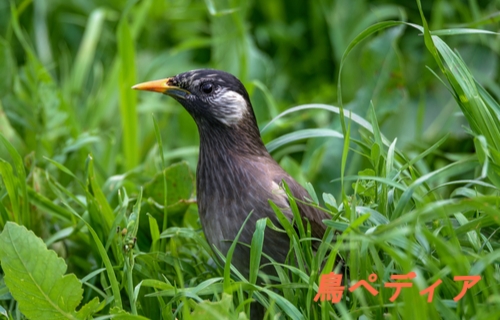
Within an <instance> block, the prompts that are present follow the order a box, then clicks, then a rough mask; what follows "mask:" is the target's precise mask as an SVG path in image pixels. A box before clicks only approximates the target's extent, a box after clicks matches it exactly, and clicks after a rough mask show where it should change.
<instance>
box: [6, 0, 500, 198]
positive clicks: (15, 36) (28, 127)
mask: <svg viewBox="0 0 500 320" xmlns="http://www.w3.org/2000/svg"><path fill="white" fill-rule="evenodd" d="M0 6H1V8H0V35H1V40H0V55H1V56H0V70H1V72H2V79H1V82H0V97H1V113H0V124H1V131H2V133H3V134H4V135H6V136H7V138H8V139H9V140H10V141H11V142H13V144H14V146H15V147H16V148H17V150H19V151H20V152H21V153H22V155H23V156H26V155H28V154H31V156H32V157H33V159H34V160H36V161H40V162H41V163H43V160H42V159H43V157H49V158H52V159H54V160H56V161H59V162H62V163H63V164H65V165H66V166H67V167H68V168H69V169H71V170H75V171H76V172H78V171H79V170H78V168H81V167H83V164H84V159H85V157H86V155H87V154H88V153H89V152H92V154H93V156H94V158H95V162H96V168H97V169H98V174H99V175H100V177H101V178H102V179H107V178H109V177H110V176H112V175H115V174H123V173H125V172H129V171H130V170H132V169H134V168H137V167H138V166H143V167H148V166H150V165H153V164H152V161H153V155H155V154H156V152H157V150H156V149H155V143H156V140H155V137H154V130H153V125H152V120H151V114H152V113H154V114H155V115H156V117H157V119H158V122H159V125H160V127H161V129H162V135H163V141H164V144H165V146H164V150H165V153H166V157H167V159H168V161H171V162H172V161H178V160H180V159H185V160H187V161H188V162H189V163H190V166H191V167H192V168H194V167H195V164H196V157H197V148H196V146H197V144H198V135H197V130H196V127H195V124H194V122H193V121H192V120H191V119H190V118H189V115H188V114H187V113H186V112H185V111H184V110H182V108H181V107H180V106H179V105H177V104H176V102H174V101H173V100H171V99H168V98H165V97H161V96H158V95H154V94H147V93H141V94H140V95H139V97H137V94H136V93H135V92H133V91H131V90H129V88H130V86H132V85H133V84H135V83H137V82H140V81H145V80H152V79H157V78H163V77H167V76H171V75H174V74H177V73H179V72H183V71H187V70H190V69H194V68H201V67H211V68H217V69H222V70H226V71H228V72H232V73H234V74H235V75H236V76H238V77H239V78H240V79H241V80H242V81H243V83H244V84H245V85H246V87H247V88H248V90H249V92H250V93H251V97H252V101H253V105H254V109H255V112H256V115H257V118H258V121H259V124H260V126H261V128H262V127H263V126H264V125H265V124H266V123H267V122H268V121H269V120H270V119H271V118H273V117H274V116H276V115H277V114H278V113H279V112H281V111H283V110H286V109H288V108H290V107H292V106H295V105H299V104H305V103H327V104H336V103H337V98H338V93H337V89H336V88H337V82H338V68H339V61H340V59H341V57H342V54H343V52H344V50H345V49H346V47H347V45H348V44H349V42H350V41H351V40H352V39H354V37H355V36H356V35H357V34H359V33H360V32H361V31H362V30H364V29H365V28H367V27H369V26H370V25H372V24H374V23H376V22H378V21H384V20H407V21H410V22H415V23H418V22H419V21H420V19H419V15H418V11H417V8H416V3H415V2H414V1H402V2H401V1H363V0H349V1H347V0H338V1H309V2H303V1H208V0H207V1H164V0H161V1H160V0H149V1H127V2H124V1H57V0H54V1H34V2H31V1H14V2H12V1H3V2H2V4H0ZM499 6H500V1H472V0H471V1H467V2H465V1H424V2H423V9H424V11H425V14H426V16H427V17H428V19H429V21H430V28H431V29H432V30H437V29H442V28H447V27H454V26H464V27H465V26H467V27H481V28H484V29H490V30H497V29H498V19H497V17H498V15H497V11H498V9H499ZM13 15H14V16H16V17H17V19H18V20H17V21H16V23H15V24H16V25H17V26H16V27H13V25H14V24H12V16H13ZM472 21H474V23H472ZM446 40H447V41H448V43H449V44H450V46H451V47H452V48H455V49H456V50H458V52H459V53H460V54H461V55H462V57H463V58H464V59H465V61H466V63H467V64H468V65H469V67H470V68H471V69H472V72H473V74H474V75H475V76H476V77H477V79H478V80H479V81H480V82H481V83H482V84H483V85H484V86H485V87H486V88H487V89H488V90H490V92H491V93H492V94H493V95H494V96H495V97H496V98H499V97H500V87H499V86H498V69H499V66H498V55H497V53H498V51H499V50H500V42H499V41H498V39H497V38H494V37H482V36H478V35H472V36H467V35H461V36H455V37H449V38H447V39H446ZM426 66H428V67H429V68H431V69H435V63H434V62H433V60H432V59H431V58H430V56H429V54H427V52H426V50H425V49H424V47H423V40H422V36H421V35H419V34H418V33H417V32H416V31H415V30H413V29H411V28H410V29H409V28H404V27H396V28H392V29H391V30H390V31H389V32H383V33H380V34H378V35H377V36H375V37H371V38H369V39H368V40H366V41H364V42H363V43H362V44H361V45H359V46H358V47H357V48H356V49H355V50H354V51H353V52H352V53H351V55H350V56H349V58H348V60H347V64H346V66H345V67H344V71H343V75H342V81H343V87H342V88H343V92H342V94H343V101H344V103H345V106H346V107H347V108H348V109H350V110H353V111H354V112H356V113H358V114H360V115H361V116H365V115H367V113H368V110H369V105H370V102H372V103H373V105H374V107H375V110H376V112H377V118H378V119H379V121H380V125H381V128H382V131H383V132H384V134H386V136H387V137H388V138H389V139H390V140H392V139H393V138H395V137H398V147H399V148H402V149H403V150H408V151H409V152H412V151H413V150H414V151H418V150H420V149H422V148H425V146H427V145H428V144H429V143H432V142H433V141H435V140H436V139H438V138H440V137H441V136H442V135H443V134H445V133H448V132H451V134H452V139H450V140H449V141H448V142H447V144H448V145H447V146H446V150H445V151H449V152H450V153H457V152H458V153H459V152H467V151H471V150H472V149H471V148H472V144H471V142H470V139H468V137H466V136H464V131H463V130H462V128H461V126H462V125H463V124H464V123H465V121H464V118H463V117H462V116H461V115H460V114H459V113H458V111H459V109H458V107H457V106H456V104H455V102H454V101H453V100H452V97H451V96H450V94H449V92H448V90H447V89H446V87H445V86H444V85H443V84H442V83H440V82H439V80H438V79H436V77H435V76H434V75H433V74H432V73H431V72H430V71H429V70H428V69H427V68H426ZM326 127H333V128H338V120H337V119H336V117H334V116H332V115H331V114H329V113H326V112H325V113H322V112H318V111H315V112H303V113H302V114H300V115H295V116H292V117H287V118H286V120H283V121H280V122H279V123H278V124H277V125H274V126H272V127H271V128H270V129H269V130H266V132H265V134H264V140H265V142H268V141H270V140H272V139H273V138H275V137H277V136H280V135H282V134H283V133H286V132H290V131H293V130H297V129H299V128H326ZM340 143H341V142H340V141H332V139H312V140H309V141H306V142H303V143H297V144H293V145H289V146H287V147H284V148H281V149H279V150H277V151H275V152H274V156H275V157H276V158H277V159H278V160H279V161H280V162H281V163H282V165H284V166H285V167H286V169H287V170H289V171H290V172H292V173H293V174H294V175H295V176H296V177H297V178H298V179H299V180H300V181H301V182H304V181H312V182H314V184H315V185H316V186H317V187H318V188H320V190H324V189H328V190H329V192H332V193H335V185H334V186H332V184H330V183H329V181H330V180H332V179H334V178H336V177H338V175H339V168H338V166H336V165H335V164H336V163H338V162H339V161H338V159H339V156H340V149H339V147H340V146H339V144H340ZM0 152H2V153H1V155H2V156H3V155H4V154H5V150H3V149H2V151H0ZM359 161H361V160H360V159H356V158H353V159H352V163H351V164H352V166H351V168H349V170H350V172H357V170H358V169H359V168H360V167H362V164H361V163H360V162H359ZM440 161H445V162H446V159H439V158H438V159H436V162H434V163H430V164H429V165H432V166H434V165H435V166H439V165H440ZM38 165H40V164H38ZM42 166H43V165H42Z"/></svg>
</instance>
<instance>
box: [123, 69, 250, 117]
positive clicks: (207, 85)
mask: <svg viewBox="0 0 500 320" xmlns="http://www.w3.org/2000/svg"><path fill="white" fill-rule="evenodd" d="M132 88H133V89H137V90H148V91H154V92H160V93H163V94H166V95H168V96H171V97H172V98H174V99H175V100H177V101H178V102H179V103H180V104H182V105H183V106H184V108H185V109H186V110H187V111H188V112H189V113H190V114H191V115H192V116H193V118H194V119H195V121H196V122H198V121H206V122H209V123H212V124H213V125H217V124H220V125H225V126H237V125H238V124H239V123H240V122H241V121H242V120H248V119H249V118H251V119H252V120H254V119H255V116H254V114H253V110H252V106H251V103H250V99H249V97H248V93H247V91H246V89H245V87H244V86H243V84H242V83H241V82H240V80H238V78H236V77H235V76H233V75H232V74H229V73H227V72H224V71H220V70H212V69H199V70H193V71H188V72H184V73H181V74H178V75H176V76H173V77H170V78H166V79H162V80H155V81H149V82H144V83H140V84H137V85H135V86H133V87H132Z"/></svg>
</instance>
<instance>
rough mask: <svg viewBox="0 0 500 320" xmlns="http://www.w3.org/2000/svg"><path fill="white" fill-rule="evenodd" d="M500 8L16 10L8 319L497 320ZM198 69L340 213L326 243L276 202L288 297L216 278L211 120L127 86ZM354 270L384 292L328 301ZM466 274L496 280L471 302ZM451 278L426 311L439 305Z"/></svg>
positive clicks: (2, 41)
mask: <svg viewBox="0 0 500 320" xmlns="http://www.w3.org/2000/svg"><path fill="white" fill-rule="evenodd" d="M499 8H500V2H499V1H477V0H476V1H468V2H463V1H458V0H455V1H433V2H424V3H422V5H421V4H420V2H419V1H416V2H413V1H409V2H405V3H403V4H401V3H400V2H397V1H365V0H349V1H347V0H337V1H311V2H298V3H294V2H289V1H273V2H269V1H263V0H254V1H251V2H245V1H236V0H235V1H208V0H207V1H204V2H203V1H198V2H188V1H178V0H169V1H158V0H144V1H140V2H135V1H128V2H120V1H112V0H109V1H104V2H102V1H101V2H93V1H90V2H89V1H81V0H72V1H69V2H57V1H56V2H51V1H48V2H47V1H46V2H44V1H29V0H25V1H13V0H12V1H4V2H2V4H0V9H1V10H0V71H1V74H2V77H0V141H1V142H0V228H1V229H2V230H3V232H2V233H1V235H0V240H1V241H2V246H0V262H1V264H2V273H1V275H2V279H1V281H0V298H1V299H0V314H1V315H2V316H4V317H7V318H9V319H23V318H25V317H28V318H33V319H50V318H54V315H53V314H50V313H44V312H52V311H53V310H56V311H54V312H55V313H56V314H61V315H63V316H62V318H75V319H83V318H89V317H93V318H96V319H108V318H110V317H113V318H118V319H144V318H149V319H175V318H177V319H196V318H203V319H223V318H226V319H237V318H239V319H244V318H246V317H248V316H249V310H250V302H251V301H253V300H258V301H259V302H260V303H262V304H264V305H265V306H266V307H267V308H268V313H267V315H266V317H267V318H268V319H271V318H272V319H274V318H290V319H332V318H343V319H382V318H387V319H427V318H429V319H471V318H474V319H496V318H500V311H499V310H500V286H499V285H498V283H499V282H500V230H499V229H500V106H499V102H498V101H500V86H499V83H500V79H499V78H500V76H499V71H500V67H499V62H500V42H499V41H498V39H499V35H498V33H495V32H498V23H499V21H500V18H499V17H500V15H498V10H499ZM200 67H213V68H218V69H223V70H226V71H229V72H232V73H234V74H235V75H237V76H238V77H239V78H240V79H241V80H242V81H243V83H244V84H245V86H246V87H247V89H248V90H249V93H250V95H251V98H252V101H253V105H254V109H255V113H256V115H257V118H258V120H259V124H260V127H261V131H262V135H263V138H264V141H265V142H266V144H267V147H268V149H269V150H270V151H271V153H272V155H273V156H274V157H275V158H276V159H277V160H278V161H279V162H280V164H281V165H282V166H283V167H284V168H285V169H286V170H287V171H288V172H289V173H290V174H292V175H293V176H294V177H295V178H296V179H297V181H299V182H301V183H302V184H303V185H304V186H306V187H307V189H308V191H309V193H310V195H311V200H312V203H311V205H315V206H320V207H322V208H324V209H325V210H326V211H328V212H329V213H330V214H331V216H332V219H331V220H328V221H325V224H326V225H327V226H328V230H327V232H326V234H325V236H324V237H323V239H312V238H311V235H310V230H309V229H308V226H307V225H300V220H298V221H297V222H298V223H299V225H298V227H297V228H294V227H293V226H292V225H291V224H289V223H288V221H287V220H286V219H283V215H282V213H281V212H280V211H279V209H278V208H277V207H275V206H273V204H270V205H271V206H273V208H274V209H275V212H276V214H277V216H278V218H280V217H281V219H280V221H282V225H279V226H274V225H272V224H271V223H270V221H266V220H260V221H259V222H258V224H257V229H256V232H255V235H254V239H253V241H252V245H251V254H252V257H251V261H252V264H253V265H256V264H257V261H259V260H260V256H261V255H262V245H263V240H262V239H263V236H264V229H265V228H278V229H281V230H282V231H283V232H286V233H287V234H288V235H289V237H290V244H291V248H292V249H291V253H290V255H289V261H287V263H286V264H283V265H278V264H275V267H276V269H277V271H278V277H279V279H277V280H279V281H274V282H273V281H271V279H268V278H267V277H265V276H262V275H261V274H259V273H258V272H257V271H258V270H257V269H252V272H251V273H250V275H249V278H248V279H246V278H244V277H243V276H241V274H239V273H238V272H237V270H235V269H234V268H233V267H231V265H230V264H228V263H225V264H221V263H220V262H219V260H218V259H217V256H219V257H220V258H221V259H222V261H226V260H229V261H230V260H231V253H229V254H228V256H227V257H223V256H222V255H220V253H217V252H215V253H214V252H212V250H211V249H210V247H209V246H208V244H207V242H206V241H205V239H204V236H203V233H202V231H201V227H200V225H199V221H198V215H197V207H196V204H195V201H194V199H195V195H196V190H195V184H194V181H195V180H194V179H195V177H194V172H195V167H196V160H197V156H198V149H197V146H198V143H199V140H198V134H197V131H196V126H195V124H194V121H192V119H190V117H189V115H188V114H187V112H185V111H184V110H183V109H182V108H181V107H180V106H179V105H178V104H177V103H176V102H175V101H173V99H168V98H165V97H162V96H160V95H155V94H140V95H137V94H136V92H135V91H133V90H130V87H131V86H132V85H133V84H135V83H138V82H140V81H143V80H144V81H145V80H152V79H159V78H163V77H167V76H170V75H174V74H176V73H179V72H183V71H186V70H190V69H194V68H200ZM290 202H291V203H292V209H293V211H294V214H295V215H297V214H298V212H297V211H296V207H294V206H293V203H295V200H294V199H293V198H290ZM10 222H13V223H15V224H17V225H22V226H24V227H26V228H27V229H28V230H31V231H33V233H30V232H29V231H27V230H26V229H24V228H20V227H18V226H16V225H15V224H13V223H10ZM35 235H36V236H37V237H39V238H41V239H42V240H43V242H42V241H40V240H37V239H39V238H37V237H36V236H35ZM316 241H321V244H320V246H319V249H318V250H317V251H316V252H314V250H313V247H312V243H313V242H316ZM45 246H47V247H48V248H49V249H51V250H54V251H55V252H56V253H57V256H59V257H61V258H63V259H64V261H63V260H60V259H59V260H58V259H56V256H55V255H54V254H53V252H50V251H47V250H46V249H45ZM14 249H15V250H14ZM13 252H15V253H16V254H13ZM336 255H341V256H342V257H343V258H344V259H345V261H346V264H347V266H348V269H349V275H348V280H349V281H348V283H347V286H352V285H353V284H355V283H356V282H357V281H359V280H368V278H369V275H370V274H372V273H375V274H377V276H378V279H377V280H376V281H375V282H373V284H372V285H373V286H374V287H375V288H376V289H377V290H378V291H379V292H380V293H379V294H378V295H377V296H372V295H371V294H369V293H368V292H367V291H366V290H365V291H364V289H358V290H356V291H354V292H352V293H351V292H349V291H348V290H347V289H346V290H345V291H344V294H343V297H342V300H341V302H339V303H335V304H332V303H331V302H321V303H319V302H314V297H315V296H316V294H317V292H318V284H319V278H320V276H321V274H326V273H329V272H331V271H332V270H334V267H335V266H334V262H335V257H336ZM33 257H44V261H45V260H46V263H45V264H44V265H45V266H46V268H47V269H43V270H44V271H43V272H42V271H40V270H42V269H41V267H40V265H37V264H36V261H38V260H36V259H35V260H33ZM20 268H25V272H26V273H25V274H26V277H22V276H21V271H20ZM23 270H24V269H23ZM409 272H415V273H416V275H417V276H416V278H414V279H413V280H412V287H411V288H404V289H403V290H402V291H401V295H400V296H399V298H398V299H397V300H395V301H394V302H391V301H389V298H390V297H391V296H392V294H393V289H389V288H384V283H387V282H390V281H391V280H390V277H391V275H394V274H407V273H409ZM64 274H69V276H66V277H63V275H64ZM464 275H480V276H481V281H479V283H478V284H476V285H475V286H474V287H472V288H471V289H469V290H468V292H467V293H466V295H465V296H464V297H463V298H462V299H461V300H459V301H454V300H453V298H454V297H455V296H457V295H458V293H459V292H460V290H461V288H462V282H460V281H454V277H455V276H464ZM75 277H76V279H79V281H77V280H76V279H75ZM20 279H23V280H20ZM438 279H440V280H442V283H441V284H440V285H439V286H438V287H437V289H436V291H435V294H434V299H433V301H432V302H431V303H428V302H427V301H426V299H427V296H425V295H421V294H420V291H422V290H424V289H425V288H427V287H428V286H430V285H432V284H433V283H435V282H436V281H437V280H438ZM275 280H276V279H275ZM19 281H21V282H19ZM23 281H24V282H23ZM17 283H26V285H19V286H16V284H17ZM52 285H54V288H56V289H53V291H52V293H53V295H50V290H49V289H48V288H47V286H48V287H49V288H50V287H51V286H52ZM33 288H41V289H33ZM64 288H71V293H72V295H71V296H69V297H68V300H67V301H65V302H63V300H58V298H57V297H55V296H54V295H57V294H58V293H61V292H63V290H64ZM37 290H38V291H37ZM68 290H69V289H68ZM32 297H37V298H39V299H40V301H41V302H40V303H39V304H36V303H35V304H34V303H32V300H30V299H31V298H32ZM62 297H66V295H64V294H63V295H62ZM29 306H34V308H33V310H28V309H29ZM51 310H52V311H51ZM76 310H78V311H76ZM47 314H50V315H47Z"/></svg>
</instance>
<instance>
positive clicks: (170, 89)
mask: <svg viewBox="0 0 500 320" xmlns="http://www.w3.org/2000/svg"><path fill="white" fill-rule="evenodd" d="M132 89H135V90H146V91H153V92H159V93H163V94H166V95H169V96H172V97H178V98H182V99H185V98H186V96H187V95H189V94H191V93H190V92H189V91H187V90H185V89H182V88H180V87H177V86H174V85H172V78H166V79H161V80H153V81H148V82H143V83H139V84H136V85H135V86H133V87H132Z"/></svg>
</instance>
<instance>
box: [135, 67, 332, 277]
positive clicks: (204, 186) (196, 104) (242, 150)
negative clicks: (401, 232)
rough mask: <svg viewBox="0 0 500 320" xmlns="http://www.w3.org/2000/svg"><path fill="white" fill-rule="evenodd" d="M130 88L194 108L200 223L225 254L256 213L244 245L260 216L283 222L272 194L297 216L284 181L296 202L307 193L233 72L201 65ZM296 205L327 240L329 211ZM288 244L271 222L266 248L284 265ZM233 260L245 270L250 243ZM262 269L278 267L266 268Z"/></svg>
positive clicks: (287, 211)
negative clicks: (263, 130) (279, 157)
mask: <svg viewBox="0 0 500 320" xmlns="http://www.w3.org/2000/svg"><path fill="white" fill-rule="evenodd" d="M132 88H133V89H137V90H148V91H154V92H160V93H163V94H166V95H168V96H171V97H172V98H174V99H175V100H177V101H178V102H179V103H180V104H181V105H182V106H183V107H184V108H185V109H186V110H187V111H188V112H189V114H190V115H191V116H192V117H193V119H194V121H195V122H196V124H197V126H198V131H199V135H200V153H199V159H198V167H197V172H196V186H197V201H198V211H199V215H200V221H201V225H202V227H203V231H204V233H205V236H206V238H207V241H208V242H209V244H210V246H215V247H216V248H217V249H218V250H220V251H221V252H222V253H223V254H224V255H226V254H227V252H228V250H229V247H230V246H231V244H232V242H233V240H234V239H235V237H236V235H237V233H238V232H239V230H240V228H241V226H242V224H243V222H244V221H245V219H246V218H247V216H248V214H250V213H251V212H252V215H251V216H250V218H249V220H248V222H247V224H246V225H245V227H244V228H243V230H242V232H241V235H240V238H239V242H240V243H244V244H250V243H251V240H252V236H253V233H254V230H255V225H256V222H257V220H258V219H260V218H269V219H270V220H271V221H272V222H273V223H274V224H275V225H277V226H279V222H278V220H277V218H276V215H275V213H274V211H273V210H272V208H271V207H270V205H269V200H271V201H273V202H274V203H275V204H276V205H277V206H278V207H280V208H282V211H283V213H284V214H285V215H286V216H287V217H288V219H289V220H290V221H292V219H293V215H292V212H291V210H290V205H289V202H288V198H287V196H286V194H285V192H284V190H283V186H282V181H285V182H286V184H287V185H288V187H289V188H290V191H291V193H292V194H293V196H294V197H295V198H297V199H299V200H304V198H305V197H307V196H308V193H307V191H306V190H305V189H304V188H303V187H302V186H301V185H300V184H298V183H297V182H296V181H295V180H294V179H293V178H292V177H291V176H290V175H289V174H288V173H286V172H285V170H283V169H282V168H281V167H280V166H279V164H278V163H277V162H276V161H275V160H274V159H273V158H272V157H271V155H270V154H269V152H268V151H267V149H266V147H265V146H264V143H263V142H262V139H261V136H260V132H259V128H258V126H257V120H256V118H255V114H254V111H253V109H252V104H251V102H250V98H249V96H248V93H247V91H246V89H245V87H244V86H243V84H242V83H241V82H240V81H239V80H238V79H237V78H236V77H235V76H233V75H231V74H229V73H226V72H223V71H219V70H212V69H200V70H193V71H188V72H185V73H181V74H178V75H176V76H174V77H170V78H166V79H162V80H156V81H150V82H145V83H141V84H138V85H135V86H134V87H132ZM297 204H298V207H299V211H300V214H301V216H302V218H303V221H304V223H305V221H306V219H307V220H308V222H309V223H310V226H311V232H312V236H313V237H316V238H322V237H323V234H324V232H325V229H326V226H325V225H324V224H323V222H322V220H324V219H329V218H330V217H329V215H328V214H326V213H325V212H323V211H321V210H318V209H316V208H314V207H312V206H309V205H307V204H304V203H302V202H301V201H298V202H297ZM289 247H290V240H289V238H288V236H287V234H286V233H281V232H277V231H274V230H271V229H269V228H266V231H265V234H264V245H263V252H264V253H265V254H267V255H269V256H270V257H272V258H273V259H274V260H275V261H277V262H278V263H283V262H284V261H285V259H286V256H287V254H288V251H289ZM232 263H233V265H234V266H235V267H236V268H237V269H238V270H239V271H240V272H242V273H243V274H245V275H248V271H249V270H248V268H249V265H250V249H249V248H248V247H247V246H245V245H237V246H236V249H235V251H234V253H233V259H232ZM271 268H272V267H271ZM272 269H274V268H272ZM264 272H266V273H268V274H269V273H271V274H273V273H275V272H273V270H271V269H269V268H266V269H265V270H264Z"/></svg>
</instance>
